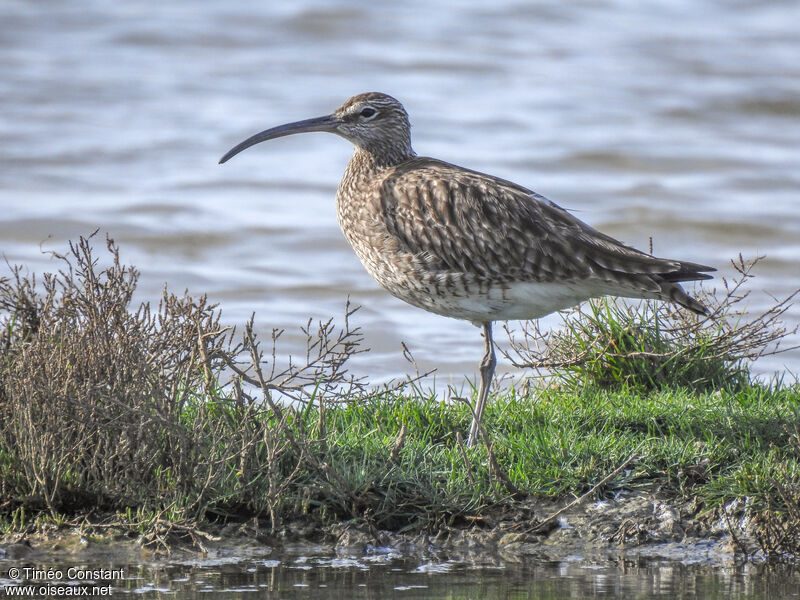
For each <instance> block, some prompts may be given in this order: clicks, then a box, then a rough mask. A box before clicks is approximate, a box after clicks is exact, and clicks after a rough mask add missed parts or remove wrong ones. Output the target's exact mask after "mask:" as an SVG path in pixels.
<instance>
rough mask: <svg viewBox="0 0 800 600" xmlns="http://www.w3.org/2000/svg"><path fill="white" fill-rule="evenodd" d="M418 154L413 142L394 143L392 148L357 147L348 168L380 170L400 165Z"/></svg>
mask: <svg viewBox="0 0 800 600" xmlns="http://www.w3.org/2000/svg"><path fill="white" fill-rule="evenodd" d="M414 156H416V154H415V152H414V150H413V149H412V148H411V144H408V145H407V146H401V145H394V146H392V147H390V148H363V147H361V146H356V147H355V152H353V157H352V158H351V159H350V164H349V165H348V169H350V168H352V169H353V170H359V171H375V172H377V171H380V170H382V169H386V168H390V167H394V166H397V165H399V164H400V163H402V162H403V161H406V160H408V159H409V158H412V157H414Z"/></svg>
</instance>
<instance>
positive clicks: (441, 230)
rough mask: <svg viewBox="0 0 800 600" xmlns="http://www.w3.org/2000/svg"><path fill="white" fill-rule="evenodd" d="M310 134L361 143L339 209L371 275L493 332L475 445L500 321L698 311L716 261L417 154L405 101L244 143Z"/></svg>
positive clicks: (380, 103) (360, 102) (343, 112)
mask: <svg viewBox="0 0 800 600" xmlns="http://www.w3.org/2000/svg"><path fill="white" fill-rule="evenodd" d="M310 131H325V132H328V133H335V134H336V135H339V136H341V137H343V138H345V139H346V140H348V141H350V142H351V143H352V144H353V145H354V146H355V152H354V154H353V157H352V158H351V159H350V162H349V163H348V165H347V168H346V169H345V172H344V177H342V180H341V182H340V183H339V189H338V191H337V193H336V214H337V218H338V221H339V226H340V227H341V228H342V231H343V232H344V235H345V237H346V238H347V241H348V242H349V243H350V245H351V246H352V247H353V250H355V253H356V254H357V255H358V258H359V259H361V262H362V263H363V265H364V267H365V268H366V269H367V271H368V272H369V274H370V275H372V277H373V278H375V280H376V281H377V282H378V283H379V284H380V285H382V286H383V287H384V288H386V290H388V291H389V292H390V293H391V294H393V295H395V296H397V297H398V298H400V299H401V300H405V301H406V302H408V303H409V304H413V305H414V306H418V307H419V308H423V309H425V310H428V311H431V312H434V313H436V314H440V315H444V316H446V317H453V318H456V319H465V320H467V321H470V322H471V323H473V324H474V325H476V326H479V327H482V328H483V335H484V340H485V352H484V355H483V360H482V361H481V363H480V375H481V383H480V388H479V391H478V398H477V401H476V403H475V406H474V407H473V420H472V425H471V426H470V431H469V438H468V440H467V445H469V446H473V445H474V444H475V441H476V439H477V436H478V432H479V428H480V422H481V417H482V415H483V411H484V407H485V405H486V398H487V396H488V394H489V386H490V384H491V381H492V376H493V374H494V368H495V364H496V359H495V352H494V344H493V342H492V322H493V321H499V320H501V321H504V320H510V319H537V318H539V317H542V316H544V315H547V314H549V313H552V312H555V311H558V310H561V309H564V308H568V307H571V306H575V305H577V304H579V303H581V302H583V301H584V300H587V299H589V298H596V297H600V296H622V297H627V298H655V299H659V300H667V301H670V302H674V303H676V304H679V305H680V306H682V307H684V308H687V309H689V310H691V311H693V312H695V313H698V314H706V312H707V311H706V308H705V307H704V306H703V305H702V304H700V303H699V302H697V301H696V300H695V299H694V298H691V297H690V296H689V295H687V294H686V292H685V291H684V290H683V288H682V287H681V286H680V282H682V281H694V280H699V279H710V278H711V276H710V275H706V274H705V272H706V271H714V270H715V269H713V268H712V267H707V266H704V265H699V264H695V263H690V262H684V261H679V260H669V259H663V258H655V257H653V256H650V255H648V254H645V253H643V252H640V251H638V250H636V249H634V248H631V247H629V246H626V245H624V244H622V243H621V242H619V241H617V240H615V239H614V238H612V237H609V236H607V235H605V234H603V233H600V232H599V231H597V230H596V229H594V228H592V227H590V226H589V225H587V224H586V223H584V222H582V221H580V220H579V219H577V218H575V217H574V216H572V215H571V214H570V213H568V212H567V211H566V210H564V209H563V208H561V207H560V206H558V205H557V204H555V203H553V202H551V201H550V200H548V199H547V198H545V197H543V196H540V195H539V194H537V193H536V192H533V191H531V190H529V189H527V188H524V187H522V186H520V185H517V184H515V183H512V182H510V181H506V180H504V179H500V178H498V177H493V176H491V175H486V174H484V173H479V172H477V171H472V170H470V169H465V168H463V167H459V166H456V165H453V164H450V163H446V162H443V161H441V160H436V159H434V158H425V157H421V156H417V155H416V154H415V153H414V150H413V149H412V148H411V126H410V124H409V119H408V113H406V110H405V108H403V105H402V104H400V102H398V101H397V100H395V99H394V98H392V97H391V96H388V95H386V94H381V93H376V92H371V93H366V94H359V95H358V96H354V97H353V98H350V99H349V100H348V101H347V102H345V103H344V104H343V105H342V106H341V107H339V108H337V109H336V110H335V111H334V112H333V113H332V114H330V115H326V116H324V117H317V118H314V119H307V120H304V121H297V122H295V123H288V124H286V125H280V126H278V127H273V128H272V129H267V130H266V131H262V132H261V133H257V134H256V135H254V136H252V137H250V138H248V139H246V140H245V141H243V142H242V143H241V144H239V145H237V146H235V147H233V148H232V149H231V150H230V151H229V152H228V153H227V154H225V156H223V157H222V158H221V159H220V161H219V162H220V163H224V162H225V161H227V160H228V159H230V158H231V157H232V156H235V155H236V154H238V153H239V152H241V151H242V150H244V149H246V148H249V147H250V146H253V145H254V144H258V143H260V142H264V141H266V140H271V139H275V138H278V137H282V136H286V135H292V134H295V133H304V132H310Z"/></svg>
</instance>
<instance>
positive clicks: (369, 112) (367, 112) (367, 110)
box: [361, 106, 378, 119]
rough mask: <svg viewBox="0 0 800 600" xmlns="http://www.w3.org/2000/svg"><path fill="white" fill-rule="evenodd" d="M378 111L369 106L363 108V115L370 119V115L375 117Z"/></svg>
mask: <svg viewBox="0 0 800 600" xmlns="http://www.w3.org/2000/svg"><path fill="white" fill-rule="evenodd" d="M377 112H378V111H377V110H375V109H374V108H372V107H371V106H367V107H366V108H362V109H361V116H362V117H366V118H367V119H369V118H370V117H374V116H375V113H377Z"/></svg>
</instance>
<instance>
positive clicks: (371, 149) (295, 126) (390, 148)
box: [219, 92, 414, 164]
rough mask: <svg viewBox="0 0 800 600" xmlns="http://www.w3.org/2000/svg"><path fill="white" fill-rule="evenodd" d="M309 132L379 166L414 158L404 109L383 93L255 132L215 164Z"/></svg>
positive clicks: (353, 98)
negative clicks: (342, 143)
mask: <svg viewBox="0 0 800 600" xmlns="http://www.w3.org/2000/svg"><path fill="white" fill-rule="evenodd" d="M310 131H326V132H328V133H335V134H336V135H339V136H341V137H343V138H345V139H347V140H349V141H350V142H352V143H353V145H354V146H356V148H358V149H360V150H362V151H365V152H367V153H368V154H370V155H371V156H372V157H373V158H374V159H375V160H376V161H377V162H379V163H386V164H394V163H397V162H400V161H401V160H404V159H406V158H408V157H410V156H413V155H414V151H413V150H412V149H411V125H410V123H409V121H408V113H406V109H405V108H403V105H402V104H400V102H398V101H397V100H396V99H394V98H392V97H391V96H389V95H387V94H381V93H378V92H368V93H365V94H359V95H358V96H353V97H352V98H350V99H349V100H348V101H347V102H345V103H344V104H342V106H340V107H339V108H337V109H336V110H335V111H333V112H332V113H331V114H329V115H325V116H324V117H316V118H313V119H306V120H304V121H296V122H294V123H287V124H286V125H279V126H278V127H273V128H271V129H267V130H265V131H262V132H261V133H257V134H256V135H254V136H252V137H250V138H248V139H246V140H245V141H243V142H242V143H240V144H238V145H236V146H234V147H233V148H231V149H230V150H229V151H228V152H227V153H226V154H225V156H223V157H222V158H221V159H220V161H219V162H220V163H224V162H225V161H227V160H228V159H230V158H232V157H233V156H235V155H236V154H239V152H241V151H242V150H245V149H246V148H249V147H250V146H253V145H255V144H258V143H260V142H265V141H267V140H272V139H275V138H278V137H283V136H286V135H293V134H295V133H306V132H310Z"/></svg>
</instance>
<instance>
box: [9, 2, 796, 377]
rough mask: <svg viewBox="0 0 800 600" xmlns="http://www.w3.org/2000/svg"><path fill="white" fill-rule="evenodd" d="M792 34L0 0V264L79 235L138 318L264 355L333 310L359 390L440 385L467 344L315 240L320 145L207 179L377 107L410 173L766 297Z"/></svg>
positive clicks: (325, 183) (791, 93)
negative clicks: (438, 164) (240, 146)
mask: <svg viewBox="0 0 800 600" xmlns="http://www.w3.org/2000/svg"><path fill="white" fill-rule="evenodd" d="M798 22H800V5H798V4H797V3H785V2H784V3H752V4H743V3H737V4H736V6H731V5H729V3H722V2H719V3H702V4H697V3H686V2H673V1H666V0H665V1H663V2H654V3H648V4H647V6H644V5H640V4H639V3H634V2H620V1H616V0H600V1H598V2H591V3H587V2H579V3H519V2H514V1H512V0H501V1H500V2H494V3H491V5H489V4H487V3H486V2H483V1H478V0H470V1H467V2H460V3H458V4H457V5H456V4H453V3H437V2H428V1H425V2H423V1H422V0H413V1H412V2H410V3H409V2H407V3H374V2H366V1H364V0H346V1H344V2H339V3H336V6H335V7H333V6H329V5H327V4H325V3H320V2H317V1H315V0H301V1H298V2H293V3H274V2H273V3H268V2H263V3H252V2H246V1H245V0H234V1H230V2H200V3H198V2H195V1H189V0H174V1H172V2H162V3H156V4H154V3H152V2H146V1H144V0H131V1H128V2H104V1H102V0H86V1H84V2H80V3H41V2H29V1H27V0H6V1H4V2H3V3H2V6H0V144H2V147H3V160H2V161H0V208H2V217H0V239H2V248H0V250H2V252H3V255H4V257H5V258H7V259H8V260H9V261H11V262H23V263H25V264H27V265H29V266H30V268H31V269H34V270H36V271H44V270H46V269H53V268H55V267H56V266H57V265H56V263H54V262H53V260H52V259H51V258H50V257H49V255H47V254H42V253H41V252H40V245H41V248H43V249H45V250H57V251H62V250H63V248H64V243H65V240H67V239H70V238H75V237H76V236H77V235H79V234H87V233H89V232H91V231H92V230H94V229H96V228H100V229H101V230H102V231H108V232H109V233H110V235H111V236H112V237H114V238H115V239H116V240H117V241H118V242H119V243H120V244H121V247H122V252H123V258H124V259H125V260H126V261H128V262H131V263H134V264H136V265H137V266H138V267H139V268H140V269H141V271H142V273H143V275H142V279H141V286H140V290H139V292H140V298H143V299H151V300H154V299H157V298H158V295H159V293H160V290H161V288H162V286H163V285H164V283H165V282H166V283H168V284H169V286H170V288H171V289H172V290H174V291H177V292H180V291H183V290H184V289H188V290H189V291H190V292H191V293H193V294H201V293H204V292H208V293H209V295H210V296H211V298H212V299H213V300H216V301H219V302H221V303H222V306H223V309H224V313H225V316H226V320H228V321H229V322H231V323H241V322H243V321H244V320H246V319H247V318H248V316H249V315H250V314H251V313H252V312H255V313H256V314H257V319H258V322H259V323H260V326H261V328H262V330H265V331H269V330H270V329H271V328H272V327H280V328H287V329H288V330H289V332H297V328H298V326H299V325H300V324H301V323H303V322H304V321H305V319H306V318H307V317H308V316H313V317H314V318H322V319H326V318H328V317H329V316H331V315H341V314H342V310H343V307H344V303H345V298H346V297H347V295H348V294H350V295H351V297H352V299H353V301H354V302H355V303H356V304H361V305H363V306H364V308H363V310H362V311H360V312H359V313H358V315H357V319H356V323H357V324H358V325H360V326H362V327H363V329H364V331H365V333H366V335H367V344H368V345H369V346H371V347H372V348H373V350H374V351H373V352H371V353H369V354H365V355H361V357H360V362H359V363H358V364H357V370H358V371H360V372H368V373H370V375H371V376H372V377H373V378H374V379H381V378H384V377H388V376H391V375H396V374H400V373H405V372H406V371H407V370H408V367H407V365H406V363H405V362H404V361H403V359H402V357H401V352H400V341H401V340H405V341H406V342H407V343H408V346H409V348H410V349H411V351H412V352H413V354H414V356H415V357H416V358H417V359H418V360H419V361H420V363H421V368H423V369H427V368H430V367H433V366H436V367H438V368H439V374H438V375H437V377H438V381H439V383H447V382H448V381H450V380H451V379H452V381H454V382H455V383H456V384H460V383H462V382H463V376H464V374H473V373H474V372H475V370H476V366H477V361H478V357H479V355H480V352H481V343H480V340H479V336H478V332H477V331H476V330H475V329H474V328H473V327H472V326H471V325H469V324H466V323H462V322H457V321H453V320H450V319H444V318H441V317H438V316H435V315H430V314H427V313H423V312H421V311H419V310H418V309H415V308H412V307H409V306H406V305H404V304H403V303H402V302H400V301H399V300H396V299H394V298H392V297H391V296H389V295H388V294H386V293H385V292H383V291H382V290H380V289H379V288H378V287H377V286H376V285H375V284H374V283H373V282H372V281H371V280H370V278H369V277H368V276H367V275H366V273H365V272H364V271H363V269H362V267H361V265H360V264H359V263H358V261H357V259H356V258H355V256H354V255H353V253H352V252H351V251H350V249H349V248H348V247H347V246H346V244H345V242H344V240H343V238H342V236H341V234H340V233H339V231H338V229H337V226H336V220H335V215H334V210H333V196H334V192H335V188H336V184H337V182H338V180H339V178H340V176H341V173H342V170H343V168H344V165H345V164H346V161H347V158H348V155H349V152H350V149H349V148H348V145H347V144H346V143H345V142H344V141H342V140H340V139H337V138H335V137H333V136H324V135H311V134H309V135H307V136H298V137H295V138H289V139H283V140H276V141H274V142H272V143H271V144H269V145H262V146H259V147H258V148H257V149H254V150H252V151H250V152H248V153H245V154H242V155H241V156H239V157H237V158H236V160H235V161H231V163H228V164H226V165H224V166H218V165H217V164H216V162H217V159H218V158H219V156H220V155H221V154H222V153H223V152H225V151H226V150H227V149H228V148H230V147H231V146H232V145H233V144H234V143H236V142H238V141H240V140H241V139H243V138H244V137H245V136H247V135H250V134H252V133H254V132H256V131H259V130H261V129H263V128H265V127H267V126H270V125H274V124H277V123H283V122H286V121H289V120H294V119H299V118H305V117H309V116H314V115H318V114H322V113H325V112H328V111H329V110H331V109H332V108H334V107H335V106H338V105H339V104H340V103H341V102H342V101H343V100H344V99H345V98H347V97H349V96H351V95H353V94H355V93H357V92H361V91H366V90H381V91H385V92H388V93H391V94H393V95H395V96H397V97H398V98H399V99H401V101H403V102H404V103H405V105H406V107H407V108H408V109H409V112H410V113H411V117H412V121H413V123H414V136H415V147H416V149H417V151H418V152H420V153H421V154H426V155H433V156H437V157H440V158H443V159H445V160H450V161H452V162H455V163H458V164H462V165H465V166H468V167H471V168H475V169H478V170H483V171H488V172H491V173H494V174H497V175H499V176H502V177H506V178H509V179H512V180H514V181H517V182H519V183H521V184H523V185H526V186H529V187H531V188H533V189H535V190H537V191H539V192H540V193H543V194H545V195H547V196H549V197H551V198H552V199H553V200H555V201H556V202H558V203H560V204H562V205H564V206H566V207H569V208H571V209H573V210H575V211H576V214H577V215H578V216H579V217H581V218H582V219H584V220H586V221H588V222H589V223H591V224H592V225H594V226H596V227H598V228H600V229H603V230H604V231H606V232H608V233H610V234H611V235H614V236H616V237H618V238H620V239H622V240H624V241H626V242H628V243H631V244H633V245H635V246H638V247H640V248H646V247H647V243H648V237H649V236H653V238H654V243H655V250H656V252H657V253H660V254H662V255H670V256H675V257H676V258H682V259H686V260H691V261H697V262H702V263H705V264H712V265H715V266H718V267H720V268H721V274H722V275H726V274H727V275H729V274H730V272H731V271H730V269H726V268H725V267H726V265H727V262H728V259H729V258H731V257H733V256H736V255H737V254H738V253H739V252H742V253H744V255H745V256H754V255H756V254H766V255H767V256H768V259H767V260H766V261H765V262H764V264H763V268H762V269H761V271H760V276H759V277H758V278H757V279H756V280H755V281H754V286H755V287H756V288H757V289H760V290H764V291H766V292H769V293H771V294H773V295H776V296H780V295H782V294H785V293H786V292H787V291H789V290H790V289H791V288H792V287H794V286H796V285H797V281H798V279H800V278H798V274H799V272H798V269H797V264H798V260H800V208H798V206H800V205H798V202H797V196H798V189H800V153H798V152H797V140H798V139H800V119H798V116H800V61H798V60H797V56H798V55H799V54H800V36H798V35H797V30H796V23H798ZM767 302H769V298H768V296H767V295H766V294H763V293H762V294H755V295H754V296H753V297H752V299H751V307H752V308H753V309H758V308H763V307H764V306H765V305H766V303H767ZM787 316H788V319H789V320H790V321H792V322H794V323H797V322H798V321H800V309H798V308H793V309H792V310H791V311H790V312H789V314H788V315H787ZM284 339H285V340H286V342H287V344H288V346H287V348H286V350H287V351H288V350H292V351H297V350H298V343H299V339H300V336H297V335H296V336H294V337H292V336H290V335H287V336H285V338H284ZM784 367H789V368H791V369H793V370H794V371H800V368H799V367H800V352H797V351H795V352H793V353H792V354H787V355H784V356H780V357H777V358H776V359H773V360H765V361H763V362H762V363H761V370H763V371H769V370H777V369H782V368H784ZM506 368H507V366H506Z"/></svg>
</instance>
